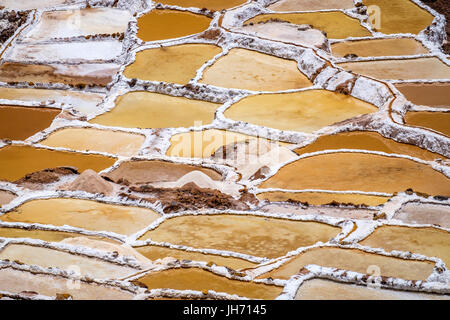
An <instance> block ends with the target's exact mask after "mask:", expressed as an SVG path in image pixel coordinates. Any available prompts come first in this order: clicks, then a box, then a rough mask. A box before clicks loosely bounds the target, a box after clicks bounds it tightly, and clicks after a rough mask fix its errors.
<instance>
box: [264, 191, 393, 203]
mask: <svg viewBox="0 0 450 320" xmlns="http://www.w3.org/2000/svg"><path fill="white" fill-rule="evenodd" d="M257 197H258V199H262V200H268V201H270V202H288V201H291V200H294V201H299V202H307V203H308V204H310V205H315V206H320V205H325V204H329V203H332V202H337V203H352V204H355V205H367V206H378V205H380V204H383V203H385V202H386V201H388V200H389V197H381V196H372V195H364V194H354V193H326V192H282V191H273V192H263V193H259V194H258V195H257Z"/></svg>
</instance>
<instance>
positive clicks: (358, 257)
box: [260, 247, 434, 280]
mask: <svg viewBox="0 0 450 320" xmlns="http://www.w3.org/2000/svg"><path fill="white" fill-rule="evenodd" d="M308 264H316V265H320V266H323V267H330V268H338V269H341V270H349V271H355V272H359V273H363V274H372V273H373V266H377V267H378V268H379V271H380V273H379V276H384V277H396V278H401V279H406V280H426V279H427V278H428V277H429V276H430V274H431V273H432V272H433V268H434V263H431V262H425V261H417V260H404V259H399V258H393V257H388V256H382V255H377V254H373V253H367V252H364V251H361V250H354V249H340V248H327V247H322V248H314V249H310V250H308V251H306V252H303V253H301V254H299V255H298V256H295V257H293V258H292V259H290V260H289V261H288V262H286V263H284V264H283V265H282V266H281V267H279V268H277V269H275V270H273V271H271V272H268V273H266V274H264V275H262V276H260V277H261V278H268V277H272V278H274V279H284V280H288V279H289V278H290V277H291V276H293V275H296V274H298V273H299V271H300V270H301V269H302V268H303V267H305V266H307V265H308Z"/></svg>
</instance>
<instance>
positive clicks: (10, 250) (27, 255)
mask: <svg viewBox="0 0 450 320" xmlns="http://www.w3.org/2000/svg"><path fill="white" fill-rule="evenodd" d="M0 259H3V260H6V259H8V260H10V261H15V260H17V261H20V262H22V263H25V264H28V265H37V266H41V267H44V268H49V267H56V268H58V269H61V270H68V269H70V268H71V267H72V266H78V267H79V270H80V274H81V275H82V276H90V277H93V278H94V279H114V278H116V279H117V278H122V277H125V276H127V275H130V274H133V273H136V270H135V269H132V268H129V267H124V266H119V265H115V264H113V263H109V262H106V261H101V260H98V259H92V258H88V257H85V256H81V255H77V254H71V253H68V252H64V251H59V250H54V249H48V248H43V247H37V246H31V245H24V244H8V245H7V246H6V247H5V248H3V250H2V251H1V252H0Z"/></svg>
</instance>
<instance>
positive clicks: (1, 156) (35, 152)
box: [0, 145, 116, 181]
mask: <svg viewBox="0 0 450 320" xmlns="http://www.w3.org/2000/svg"><path fill="white" fill-rule="evenodd" d="M30 159H33V161H30ZM114 162H116V159H115V158H111V157H106V156H102V155H96V154H83V153H76V152H66V151H56V150H49V149H44V148H34V147H32V146H26V145H11V146H6V147H3V148H0V180H7V181H16V180H18V179H20V178H22V177H24V176H25V175H26V174H29V173H33V172H37V171H40V170H44V169H47V168H56V167H67V166H69V167H76V168H78V170H79V171H80V172H82V171H84V170H86V169H92V170H94V171H97V172H98V171H101V170H104V169H106V168H108V167H110V166H112V165H113V164H114Z"/></svg>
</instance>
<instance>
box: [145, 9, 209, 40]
mask: <svg viewBox="0 0 450 320" xmlns="http://www.w3.org/2000/svg"><path fill="white" fill-rule="evenodd" d="M210 23H211V18H208V17H207V16H204V15H201V14H195V13H191V12H187V11H177V10H159V9H153V10H152V11H150V12H148V13H146V14H145V15H143V16H142V17H140V18H139V19H138V23H137V26H138V28H139V30H138V33H137V36H138V38H140V39H141V40H143V41H157V40H166V39H171V38H180V37H185V36H188V35H191V34H196V33H199V32H203V31H205V30H206V29H208V27H209V24H210Z"/></svg>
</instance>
